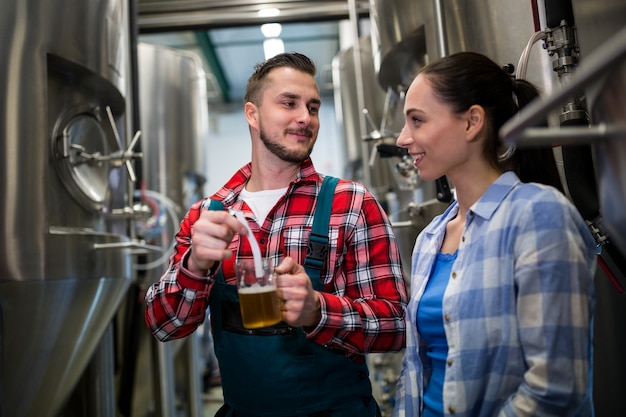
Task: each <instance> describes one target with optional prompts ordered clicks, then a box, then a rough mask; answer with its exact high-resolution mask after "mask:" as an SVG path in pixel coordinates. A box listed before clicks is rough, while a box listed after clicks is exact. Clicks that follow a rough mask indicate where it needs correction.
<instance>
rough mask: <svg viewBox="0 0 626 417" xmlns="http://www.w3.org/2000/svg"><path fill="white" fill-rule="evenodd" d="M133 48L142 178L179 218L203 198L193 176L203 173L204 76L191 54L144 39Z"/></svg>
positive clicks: (206, 126) (206, 111)
mask: <svg viewBox="0 0 626 417" xmlns="http://www.w3.org/2000/svg"><path fill="white" fill-rule="evenodd" d="M137 50H138V66H139V105H140V110H141V126H142V127H141V130H142V132H143V141H142V151H143V154H144V159H143V168H144V181H145V184H146V188H147V189H149V190H154V191H156V192H158V193H161V194H163V195H165V196H166V197H168V198H169V199H171V200H172V201H173V202H174V203H175V204H177V205H179V210H180V212H179V214H180V216H181V218H182V215H183V214H184V211H183V210H186V209H187V207H188V206H189V205H191V204H192V203H194V202H195V201H197V200H199V199H200V198H201V197H203V193H202V190H201V188H200V189H199V188H198V187H201V186H202V183H201V182H200V183H198V181H196V180H200V179H199V178H198V176H203V175H206V172H207V167H206V164H207V162H206V161H207V156H206V155H207V151H208V149H207V144H208V142H209V109H208V102H207V84H206V74H205V72H204V70H203V66H202V61H201V60H200V57H199V56H198V55H197V54H195V53H192V52H186V51H181V50H177V49H173V48H167V47H164V46H159V45H153V44H149V43H145V42H141V43H139V45H138V48H137ZM173 138H176V140H173ZM164 155H167V156H168V157H167V158H164ZM163 173H167V175H163ZM194 181H195V183H194ZM174 227H176V228H177V227H178V224H175V225H174ZM170 232H171V233H173V232H175V230H173V229H171V228H170V230H168V233H170ZM170 235H171V234H170ZM168 240H169V239H168Z"/></svg>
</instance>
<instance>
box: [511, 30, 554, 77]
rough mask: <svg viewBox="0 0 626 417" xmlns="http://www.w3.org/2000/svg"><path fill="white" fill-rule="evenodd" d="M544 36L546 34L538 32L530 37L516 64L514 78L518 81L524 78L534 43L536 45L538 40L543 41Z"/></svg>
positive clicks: (541, 31)
mask: <svg viewBox="0 0 626 417" xmlns="http://www.w3.org/2000/svg"><path fill="white" fill-rule="evenodd" d="M546 36H547V33H546V32H545V31H543V30H540V31H538V32H535V33H533V35H532V36H531V37H530V39H529V40H528V43H527V44H526V47H525V48H524V50H523V51H522V54H521V55H520V58H519V61H518V63H517V68H516V71H515V78H518V79H520V78H521V79H524V78H526V69H527V68H528V60H529V58H530V51H531V50H532V48H533V45H534V44H535V43H537V42H538V41H539V40H542V39H545V38H546Z"/></svg>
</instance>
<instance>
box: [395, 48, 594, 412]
mask: <svg viewBox="0 0 626 417" xmlns="http://www.w3.org/2000/svg"><path fill="white" fill-rule="evenodd" d="M535 96H537V90H536V89H535V88H534V87H533V86H532V85H531V84H530V83H528V82H526V81H523V80H513V79H511V77H510V76H509V75H508V74H507V73H506V72H504V70H503V69H501V68H500V67H499V66H498V65H496V64H495V63H494V62H493V61H491V60H490V59H489V58H487V57H485V56H483V55H480V54H477V53H471V52H462V53H458V54H454V55H450V56H447V57H445V58H442V59H441V60H439V61H437V62H433V63H431V64H429V65H428V66H426V67H424V68H423V69H422V70H421V71H420V73H419V74H418V75H417V77H416V78H415V80H414V81H413V83H412V84H411V86H410V87H409V89H408V91H407V94H406V101H405V111H404V113H405V119H406V120H405V126H404V128H403V130H402V132H401V134H400V136H399V138H398V141H397V143H398V145H399V146H401V147H404V148H406V149H407V150H408V151H409V154H410V155H411V157H412V158H413V160H414V164H415V167H417V169H418V171H419V175H420V177H422V178H423V179H424V180H435V179H437V178H439V177H441V176H442V175H446V176H447V177H448V178H449V179H450V181H451V182H452V183H453V184H454V186H455V189H456V200H455V201H454V202H453V203H452V204H451V206H450V207H449V208H448V209H447V210H446V211H445V212H444V213H443V214H442V215H440V216H438V217H437V218H435V219H434V220H433V221H432V222H431V223H430V224H429V225H428V226H427V227H426V228H425V229H424V230H423V231H422V232H421V233H420V235H419V236H418V238H417V241H416V243H415V248H414V251H413V257H412V266H411V270H412V273H411V275H412V278H411V280H412V283H411V299H410V303H409V306H408V312H407V320H408V323H407V346H406V350H405V356H404V360H403V365H402V372H401V375H400V380H399V383H398V389H397V403H396V408H395V412H394V415H395V416H406V417H413V416H425V417H428V416H442V415H450V416H451V415H454V416H498V415H501V416H573V415H575V416H588V415H593V408H592V400H591V396H590V391H591V390H590V380H591V321H592V313H593V309H594V302H595V299H594V285H593V275H594V271H595V267H596V263H595V262H596V254H595V243H594V241H593V239H592V237H591V234H590V232H589V230H588V229H587V226H586V224H585V222H584V221H583V220H582V218H581V216H580V215H579V214H578V212H577V210H576V208H575V207H574V206H573V205H572V204H571V203H570V202H569V201H568V200H567V199H566V198H565V196H564V195H563V194H562V193H561V192H560V191H558V190H557V189H556V188H554V187H550V186H546V185H543V184H539V183H524V182H522V181H521V180H520V178H522V180H524V179H525V178H534V179H535V180H536V179H537V178H539V179H540V180H542V181H544V180H545V179H542V177H541V176H536V175H535V176H526V173H524V172H520V173H519V176H518V173H516V172H515V171H516V170H518V168H522V167H523V168H532V166H533V165H532V163H528V161H524V160H523V158H522V157H523V153H522V152H520V151H519V150H518V151H517V152H514V153H513V155H514V157H511V151H510V150H508V151H507V150H503V149H501V148H502V146H501V143H500V141H499V137H498V130H499V129H500V127H501V126H502V125H503V123H504V122H505V121H506V120H507V119H509V118H510V117H511V116H513V114H514V113H515V112H516V111H518V109H519V108H518V106H523V105H524V104H526V103H527V102H528V101H529V100H530V99H532V98H533V97H535ZM548 151H549V152H551V150H550V149H548ZM531 162H532V161H531ZM530 174H533V173H532V172H531V173H530ZM535 174H536V172H535Z"/></svg>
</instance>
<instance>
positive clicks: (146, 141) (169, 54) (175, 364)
mask: <svg viewBox="0 0 626 417" xmlns="http://www.w3.org/2000/svg"><path fill="white" fill-rule="evenodd" d="M137 55H138V56H137V59H138V78H139V79H138V82H139V108H140V115H141V131H142V137H143V140H142V153H143V179H144V186H145V189H146V190H147V191H149V193H146V194H145V195H142V196H138V197H139V198H141V199H143V201H150V200H151V203H150V204H149V205H150V206H152V207H161V209H160V210H162V211H167V212H168V213H167V215H166V218H167V221H165V222H163V223H162V224H160V222H158V221H155V222H152V226H149V227H146V226H145V225H144V226H142V227H139V228H138V231H139V234H140V236H141V237H142V238H144V239H145V240H146V241H148V242H149V243H151V244H153V245H157V246H160V247H162V248H163V252H162V253H161V254H155V255H152V256H148V257H147V263H145V264H143V265H141V267H140V269H141V275H140V277H141V278H140V280H141V282H142V285H143V286H144V287H147V286H149V285H151V284H153V283H154V282H156V281H157V280H158V279H159V277H160V276H161V274H162V273H163V271H164V270H165V268H166V267H167V261H168V260H169V256H170V254H171V252H172V249H173V247H172V245H173V243H174V234H175V233H176V231H177V230H178V226H179V223H180V220H181V219H182V218H183V216H184V214H185V212H186V211H187V209H188V208H189V206H190V205H191V204H192V203H194V202H196V201H198V200H199V199H201V198H203V197H204V184H205V179H206V177H205V176H206V173H207V159H208V154H207V145H208V143H209V110H208V94H207V83H206V74H205V71H204V67H203V63H202V61H201V58H200V56H199V55H197V54H196V53H194V52H190V51H183V50H180V49H173V48H168V47H165V46H160V45H153V44H150V43H147V42H140V43H139V45H138V47H137ZM141 330H142V331H141V334H142V340H141V342H140V344H141V346H140V356H143V358H142V359H145V358H147V357H153V358H155V360H154V361H147V362H146V361H143V360H140V361H139V365H138V370H137V375H138V378H139V379H140V381H138V383H137V384H136V386H135V390H136V392H135V401H134V405H133V415H135V414H136V415H144V414H145V413H146V412H147V411H148V410H149V409H151V408H152V409H156V410H157V415H161V416H164V417H165V416H170V415H174V414H175V413H176V412H177V409H180V408H185V411H186V415H190V416H198V417H199V416H200V415H201V413H202V399H201V394H202V386H201V380H202V373H203V371H204V368H205V366H206V360H205V358H206V355H207V354H208V352H209V349H210V347H209V346H201V336H200V332H194V334H192V335H190V336H188V337H186V338H184V339H180V340H175V341H171V342H166V343H161V342H156V340H155V339H154V338H153V336H152V334H151V333H150V332H149V330H148V329H147V328H146V327H145V326H144V327H143V328H142V329H141ZM204 331H208V329H204ZM201 350H202V351H201ZM155 363H156V364H157V365H156V366H155ZM177 396H178V399H177V398H176V397H177Z"/></svg>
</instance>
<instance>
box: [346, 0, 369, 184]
mask: <svg viewBox="0 0 626 417" xmlns="http://www.w3.org/2000/svg"><path fill="white" fill-rule="evenodd" d="M348 9H349V16H350V22H351V23H352V37H353V46H352V52H353V54H354V77H355V82H356V102H357V106H358V108H359V109H360V110H363V109H364V108H365V98H364V96H363V88H364V87H363V66H362V63H361V45H360V42H359V13H358V10H357V4H356V0H348ZM359 115H360V117H359V132H358V138H357V140H360V141H361V149H362V157H361V162H362V163H363V183H364V184H365V185H366V186H368V187H371V185H372V183H371V174H370V172H369V159H370V157H369V145H368V143H367V142H365V141H364V140H362V139H361V138H362V137H363V135H364V133H365V131H366V127H367V126H366V123H365V115H364V114H362V113H361V112H359Z"/></svg>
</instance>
